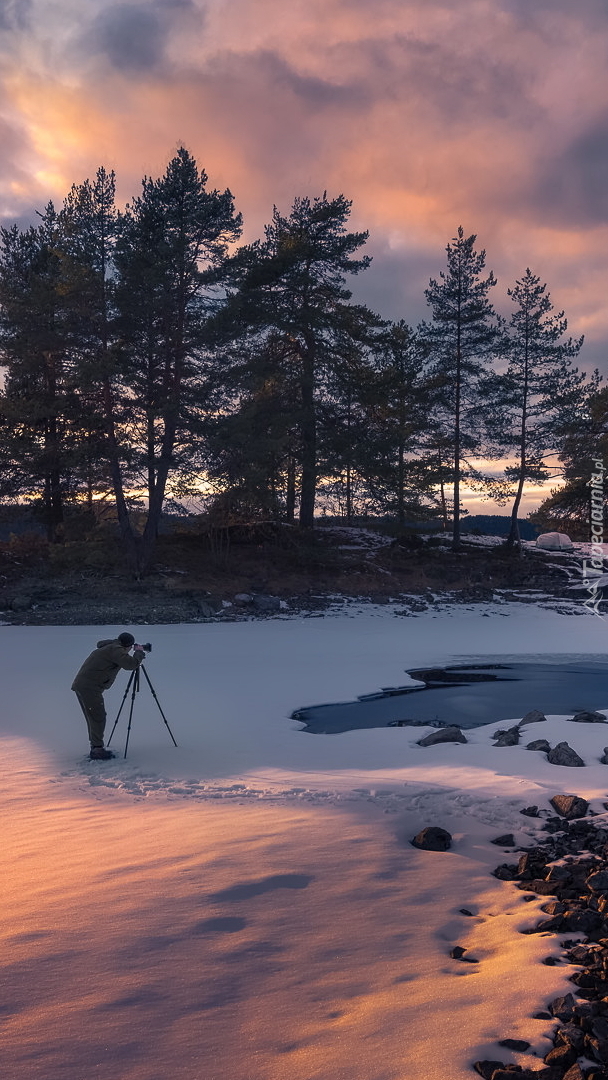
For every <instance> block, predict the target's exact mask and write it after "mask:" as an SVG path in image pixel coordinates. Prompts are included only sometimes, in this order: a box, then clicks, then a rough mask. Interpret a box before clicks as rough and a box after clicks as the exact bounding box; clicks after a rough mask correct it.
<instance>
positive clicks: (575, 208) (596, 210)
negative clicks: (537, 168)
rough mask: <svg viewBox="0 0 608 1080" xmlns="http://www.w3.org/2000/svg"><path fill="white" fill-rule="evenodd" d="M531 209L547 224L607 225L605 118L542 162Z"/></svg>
mask: <svg viewBox="0 0 608 1080" xmlns="http://www.w3.org/2000/svg"><path fill="white" fill-rule="evenodd" d="M533 206H534V210H535V212H536V213H537V214H538V215H539V216H540V217H541V218H542V219H543V220H546V221H551V222H557V221H562V222H568V223H569V224H570V225H571V226H577V225H579V226H583V227H586V228H588V227H589V226H592V225H594V224H599V225H606V224H608V116H607V117H606V118H605V119H603V120H601V121H600V122H598V123H594V124H593V125H592V126H591V127H590V128H588V129H587V130H586V131H583V132H582V133H581V134H580V135H576V136H575V137H574V138H573V139H572V141H571V142H570V143H569V145H568V146H566V148H565V149H564V150H561V151H560V152H559V153H557V154H556V155H555V156H554V157H552V158H550V159H549V160H548V161H546V162H545V164H544V166H543V168H542V170H541V172H540V174H539V176H538V179H537V182H536V187H535V192H534V198H533Z"/></svg>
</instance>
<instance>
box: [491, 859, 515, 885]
mask: <svg viewBox="0 0 608 1080" xmlns="http://www.w3.org/2000/svg"><path fill="white" fill-rule="evenodd" d="M492 873H493V874H494V877H495V878H498V880H499V881H515V880H516V878H517V873H518V871H517V866H516V865H515V863H502V865H501V866H497V867H496V869H495V870H493V871H492Z"/></svg>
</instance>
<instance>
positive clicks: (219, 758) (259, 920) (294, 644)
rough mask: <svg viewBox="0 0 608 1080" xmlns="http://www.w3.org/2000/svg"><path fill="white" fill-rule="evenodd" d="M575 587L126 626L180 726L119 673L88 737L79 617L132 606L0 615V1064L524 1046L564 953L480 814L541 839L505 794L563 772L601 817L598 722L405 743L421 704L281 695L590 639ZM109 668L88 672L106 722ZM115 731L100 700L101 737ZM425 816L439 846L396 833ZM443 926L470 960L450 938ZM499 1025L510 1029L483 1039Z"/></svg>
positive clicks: (23, 1072) (495, 828) (546, 786)
mask: <svg viewBox="0 0 608 1080" xmlns="http://www.w3.org/2000/svg"><path fill="white" fill-rule="evenodd" d="M581 607H582V605H579V609H578V610H579V613H578V614H577V615H564V614H559V613H558V612H557V611H553V610H549V609H547V608H543V607H541V606H532V605H529V604H516V603H512V604H504V603H502V604H477V605H471V606H470V607H469V608H462V607H452V608H447V609H446V610H444V611H442V612H441V613H437V612H436V611H429V612H426V613H424V614H421V615H418V616H417V617H415V618H403V617H396V616H395V609H394V607H393V606H392V605H385V606H381V607H374V606H370V605H364V606H361V607H360V608H352V609H350V610H349V611H348V613H343V614H340V615H332V616H325V617H321V618H293V617H291V618H286V617H281V616H279V617H277V618H275V619H267V620H263V621H257V622H243V623H233V624H227V625H224V624H221V623H218V624H199V625H187V626H186V625H184V626H175V625H172V626H154V627H146V628H145V631H143V630H142V629H141V628H140V629H139V631H138V636H140V637H142V636H143V637H144V638H146V639H148V638H149V639H150V640H152V642H153V652H152V654H151V655H150V656H149V657H148V658H147V660H146V670H147V671H148V673H149V675H150V678H151V679H152V681H153V685H154V688H155V690H156V692H157V694H158V699H159V701H160V704H161V705H162V707H163V710H164V711H165V714H166V716H167V719H168V721H169V724H170V725H171V729H172V731H173V732H174V734H175V737H176V740H177V742H178V744H179V745H178V747H177V749H176V748H174V747H173V745H172V743H171V740H170V737H169V733H168V732H167V730H166V728H165V726H164V724H163V721H162V717H161V716H160V713H159V711H158V709H157V707H156V704H155V702H154V699H153V697H152V695H151V694H150V692H149V690H148V687H147V685H146V684H145V680H142V689H141V691H140V693H139V696H138V699H137V700H136V704H135V709H134V718H133V726H132V731H131V737H130V743H129V753H128V757H127V759H126V761H125V760H123V759H122V758H119V759H117V760H116V761H113V762H109V763H97V762H95V763H92V762H88V761H87V760H86V758H85V757H84V755H85V752H86V750H87V746H86V739H85V732H84V724H83V721H82V717H81V715H80V714H79V710H78V707H77V703H76V701H75V698H74V695H73V694H72V693H71V692H70V690H69V686H70V683H71V680H72V678H73V675H74V673H75V671H76V670H77V668H78V667H79V665H80V663H81V662H82V660H83V659H84V657H85V656H86V654H87V653H88V651H90V649H91V648H93V647H94V645H95V642H96V640H97V639H99V638H102V637H107V636H110V635H111V634H114V633H117V632H119V630H122V629H132V628H128V627H120V628H117V627H93V628H86V627H71V626H70V627H57V626H53V627H3V628H2V630H1V631H0V633H1V634H2V650H1V656H2V660H1V664H2V671H1V676H2V717H1V722H0V732H1V736H0V739H1V747H2V751H3V759H4V763H5V776H4V783H3V790H2V792H1V793H0V807H1V811H2V821H3V841H4V842H3V845H2V849H1V855H0V863H1V864H2V880H3V882H4V886H5V888H4V898H3V911H2V920H1V924H0V936H1V941H2V964H3V968H4V976H5V990H4V993H3V1001H2V1010H1V1012H2V1021H1V1022H2V1029H3V1045H4V1069H5V1073H6V1075H7V1076H10V1077H11V1080H26V1078H27V1080H83V1078H84V1077H86V1078H87V1080H88V1077H89V1076H95V1077H99V1078H101V1080H168V1078H169V1077H171V1080H200V1078H203V1077H204V1078H205V1080H284V1078H285V1077H286V1076H293V1077H298V1080H403V1078H404V1077H408V1078H409V1077H412V1078H413V1077H416V1080H444V1078H445V1077H446V1076H448V1075H449V1076H450V1080H467V1078H468V1080H471V1077H472V1076H473V1075H474V1074H473V1073H472V1071H471V1063H472V1062H473V1061H475V1060H477V1059H478V1058H483V1057H489V1058H495V1059H496V1058H498V1059H502V1060H505V1061H517V1062H518V1063H520V1064H524V1063H525V1064H533V1066H534V1067H535V1068H539V1067H540V1066H541V1060H542V1056H543V1054H545V1053H546V1052H547V1050H548V1049H549V1048H550V1045H551V1044H550V1042H549V1041H548V1036H549V1035H550V1033H551V1030H552V1024H551V1022H548V1021H539V1020H534V1019H532V1015H533V1013H535V1012H537V1011H539V1010H541V1009H543V1008H544V1007H545V1006H546V1004H547V1002H548V1001H549V1000H551V998H553V997H556V996H558V995H559V994H563V993H566V992H568V991H572V990H573V989H574V988H573V986H572V984H570V983H569V982H568V975H569V974H570V973H572V970H573V969H572V968H571V967H569V966H567V965H557V966H555V967H553V966H548V965H544V964H542V963H540V961H541V960H542V959H543V958H545V957H546V956H548V955H554V956H559V955H560V947H559V939H558V938H556V937H554V936H553V935H532V936H528V935H524V934H522V933H521V932H520V931H521V930H523V929H526V928H530V927H531V926H533V925H534V924H535V922H536V921H537V920H538V918H539V917H540V916H539V910H540V905H541V904H542V903H544V902H545V899H546V898H544V897H536V898H534V899H533V900H531V901H530V902H527V901H526V900H525V898H524V894H522V892H521V891H520V890H518V889H516V888H515V887H514V886H513V885H512V884H510V883H508V882H501V881H498V880H497V879H496V878H494V877H493V876H492V875H491V870H492V869H493V868H494V867H495V866H496V865H497V864H498V863H500V862H503V861H506V862H510V861H515V859H516V856H515V855H510V854H508V853H507V854H505V853H504V852H503V850H502V849H501V848H498V847H496V845H493V844H491V843H490V840H491V839H492V838H493V837H496V836H497V835H499V834H501V833H505V832H513V833H514V835H515V838H516V841H517V843H519V844H531V843H533V842H535V840H536V839H537V838H539V837H540V838H542V835H543V834H542V832H541V833H539V828H540V825H541V824H542V821H538V820H535V819H531V818H528V817H525V816H522V815H521V814H520V810H521V808H522V807H524V806H527V805H529V804H531V803H536V804H538V805H539V806H540V807H542V808H546V807H548V799H549V798H550V797H551V796H552V795H554V794H556V793H558V792H563V791H565V792H572V793H576V794H579V795H583V796H584V797H586V798H588V799H590V800H591V802H592V808H593V809H594V810H595V811H596V812H597V813H598V815H600V816H598V817H597V818H596V819H595V820H596V821H597V822H600V821H601V820H603V818H606V817H607V816H608V815H607V814H606V811H605V808H604V805H603V800H604V799H605V798H606V784H607V781H608V773H607V772H606V766H603V765H601V764H600V763H599V758H600V756H601V755H602V753H603V750H604V746H605V745H607V744H608V729H605V728H604V726H603V725H601V724H590V725H584V724H573V723H572V722H571V721H570V720H568V719H567V718H566V717H559V716H551V717H549V718H548V721H547V722H546V723H539V724H534V725H526V727H525V729H524V732H525V734H524V738H523V740H522V745H520V746H516V747H504V748H497V747H494V746H493V741H492V738H491V736H492V734H493V732H494V731H495V730H496V727H497V726H498V725H497V724H488V725H485V726H484V727H480V728H476V729H472V730H468V731H467V732H466V734H467V738H468V740H469V742H468V743H467V744H466V745H465V744H462V745H461V744H440V745H437V746H433V747H428V748H426V749H423V748H421V747H419V746H417V745H416V743H417V740H418V739H420V738H422V737H423V736H424V735H425V734H426V733H427V732H428V731H430V730H432V729H431V728H420V727H418V728H388V727H387V728H376V729H369V730H357V731H352V732H346V733H344V734H341V735H338V736H316V735H310V734H307V733H304V732H302V731H301V725H300V724H299V723H298V722H297V721H294V720H290V719H289V716H290V714H291V713H292V712H293V711H294V710H295V709H298V708H301V707H303V706H306V705H313V704H321V703H323V702H330V701H340V700H353V699H354V698H355V697H357V696H358V695H362V694H366V693H373V692H374V691H377V690H378V689H379V688H380V687H388V686H399V685H404V684H406V683H407V676H405V669H406V668H413V667H422V666H428V665H430V664H432V665H433V666H437V665H440V664H446V663H458V662H462V660H463V659H470V658H475V659H478V660H480V659H482V658H484V657H488V658H489V657H492V658H495V657H497V656H499V657H502V658H503V659H504V660H507V659H512V658H519V659H520V660H521V659H524V658H525V659H526V660H531V659H534V658H536V659H541V658H544V659H547V658H552V659H553V660H555V659H556V658H559V656H560V655H561V656H563V657H564V658H566V657H573V656H578V657H580V656H587V657H588V656H589V655H593V656H598V655H601V654H602V653H603V645H604V627H603V625H602V623H601V621H598V619H597V617H595V616H592V615H581V614H580V610H581ZM505 616H506V617H505ZM126 680H127V674H126V673H125V675H124V678H122V677H119V679H118V680H117V683H116V685H115V687H114V688H113V689H112V691H110V692H109V694H107V695H106V698H107V699H108V716H109V718H110V724H109V728H108V731H109V730H110V728H111V724H112V722H113V718H114V717H115V715H116V712H117V711H118V707H119V705H120V702H121V699H122V696H123V694H124V688H125V685H126ZM127 704H128V703H127ZM536 704H537V703H536V702H534V703H531V707H533V706H535V705H536ZM125 708H126V707H125ZM606 709H607V710H608V701H607V702H606ZM123 712H124V710H123ZM516 719H518V718H516V717H514V718H513V720H516ZM502 726H504V725H502ZM125 734H126V718H125V717H123V716H121V720H120V722H119V725H118V728H117V732H116V735H115V737H114V740H113V745H114V746H115V748H116V749H119V750H121V749H122V748H123V747H124V739H125ZM536 738H546V739H548V740H549V742H550V743H551V744H552V745H555V744H556V743H557V742H559V741H562V740H567V741H568V742H569V743H570V745H571V746H572V747H573V748H574V749H575V750H576V751H577V752H578V753H579V754H580V755H581V756H582V757H583V759H584V760H585V762H586V765H587V767H586V768H585V769H581V768H579V769H569V768H560V767H556V766H552V765H550V764H549V763H548V762H547V761H546V759H545V756H544V755H543V754H539V753H534V752H531V751H528V750H526V749H525V743H526V742H528V741H531V740H532V739H536ZM431 824H432V825H440V826H442V827H443V828H447V829H448V830H449V831H450V832H451V833H452V835H453V845H452V849H451V850H450V851H448V852H444V853H439V852H425V851H420V850H418V849H416V848H413V847H412V846H411V844H410V840H411V838H412V837H413V836H414V835H415V834H416V833H417V832H418V831H419V830H420V829H421V828H423V827H424V826H425V825H431ZM461 908H466V909H468V910H469V911H471V912H472V913H473V914H472V916H467V915H464V914H462V913H461V911H460V909H461ZM457 944H458V945H462V946H463V947H465V948H466V949H467V950H468V952H467V953H466V954H465V955H466V956H470V957H473V958H474V959H475V960H477V961H478V963H464V962H462V961H456V960H452V959H451V958H450V957H449V952H450V949H451V948H453V946H454V945H457ZM506 1037H511V1038H523V1039H527V1040H528V1041H529V1042H531V1043H532V1051H531V1052H528V1053H527V1054H518V1053H513V1052H510V1051H508V1050H504V1049H503V1048H501V1047H498V1046H497V1045H496V1041H497V1040H498V1039H502V1038H506ZM534 1054H535V1055H536V1056H534Z"/></svg>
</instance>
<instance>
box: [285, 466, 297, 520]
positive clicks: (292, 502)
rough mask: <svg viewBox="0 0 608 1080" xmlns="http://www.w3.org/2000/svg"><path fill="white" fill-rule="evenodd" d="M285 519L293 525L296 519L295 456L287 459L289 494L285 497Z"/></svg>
mask: <svg viewBox="0 0 608 1080" xmlns="http://www.w3.org/2000/svg"><path fill="white" fill-rule="evenodd" d="M285 519H286V521H287V522H288V523H289V524H290V525H293V523H294V521H295V519H296V459H295V458H294V456H293V454H289V457H288V458H287V492H286V495H285Z"/></svg>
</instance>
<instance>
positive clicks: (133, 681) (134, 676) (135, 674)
mask: <svg viewBox="0 0 608 1080" xmlns="http://www.w3.org/2000/svg"><path fill="white" fill-rule="evenodd" d="M140 671H143V673H144V677H145V679H146V682H147V684H148V686H149V687H150V690H151V691H152V697H153V698H154V700H155V702H156V704H157V705H158V711H159V712H160V715H161V716H162V718H163V720H164V722H165V727H166V728H167V731H168V732H169V735H170V736H171V740H172V742H173V745H174V746H177V743H176V741H175V739H174V738H173V732H172V731H171V728H170V727H169V722H168V720H167V717H166V716H165V714H164V712H163V710H162V709H161V707H160V702H159V700H158V698H157V696H156V691H155V689H154V687H153V686H152V683H151V682H150V678H149V676H148V672H147V671H146V669H145V667H144V665H143V663H141V664H140V665H139V667H136V668H135V669H134V670H133V671H132V672H131V674H130V676H129V681H128V683H127V688H126V690H125V692H124V694H123V699H122V701H121V703H120V709H119V710H118V715H117V717H116V720H115V721H114V727H113V728H112V730H111V732H110V738H109V739H108V742H107V745H108V746H109V745H110V743H111V742H112V736H113V734H114V732H115V730H116V725H117V723H118V721H119V718H120V714H121V712H122V707H123V705H124V703H125V701H126V700H127V694H128V693H129V690H131V707H130V709H129V724H128V727H127V740H126V742H125V752H124V757H126V756H127V750H128V748H129V736H130V734H131V720H132V718H133V706H134V705H135V695H136V694H137V692H138V691H139V673H140Z"/></svg>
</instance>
